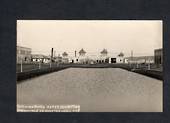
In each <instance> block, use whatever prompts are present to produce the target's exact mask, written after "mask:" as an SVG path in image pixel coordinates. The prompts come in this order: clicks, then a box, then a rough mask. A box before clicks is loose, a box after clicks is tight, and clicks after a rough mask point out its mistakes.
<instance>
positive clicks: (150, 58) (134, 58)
mask: <svg viewBox="0 0 170 123" xmlns="http://www.w3.org/2000/svg"><path fill="white" fill-rule="evenodd" d="M126 58H127V59H129V60H131V59H132V60H141V59H145V60H153V59H154V56H138V57H126Z"/></svg>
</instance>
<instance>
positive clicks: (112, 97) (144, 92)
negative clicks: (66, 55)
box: [17, 68, 163, 112]
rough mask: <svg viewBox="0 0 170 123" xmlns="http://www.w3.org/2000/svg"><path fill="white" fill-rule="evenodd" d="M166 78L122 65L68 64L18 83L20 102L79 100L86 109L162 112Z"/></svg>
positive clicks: (72, 101)
mask: <svg viewBox="0 0 170 123" xmlns="http://www.w3.org/2000/svg"><path fill="white" fill-rule="evenodd" d="M162 91H163V82H162V81H160V80H156V79H153V78H150V77H147V76H143V75H140V74H137V73H133V72H129V71H126V70H123V69H119V68H68V69H65V70H62V71H58V72H54V73H50V74H47V75H43V76H40V77H37V78H33V79H30V80H25V81H24V82H22V83H19V84H17V104H57V105H60V104H78V105H80V111H82V112H160V111H162V107H163V106H162V105H163V102H162V98H163V96H162V95H163V92H162Z"/></svg>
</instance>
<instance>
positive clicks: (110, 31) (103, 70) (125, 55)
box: [16, 20, 163, 112]
mask: <svg viewBox="0 0 170 123" xmlns="http://www.w3.org/2000/svg"><path fill="white" fill-rule="evenodd" d="M16 33H17V34H16V40H17V41H16V50H17V51H16V76H17V78H16V111H17V112H163V45H162V44H163V21H162V20H17V21H16Z"/></svg>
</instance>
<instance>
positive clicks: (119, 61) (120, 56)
mask: <svg viewBox="0 0 170 123" xmlns="http://www.w3.org/2000/svg"><path fill="white" fill-rule="evenodd" d="M116 62H117V63H124V54H123V53H122V52H120V53H119V54H118V56H117V58H116Z"/></svg>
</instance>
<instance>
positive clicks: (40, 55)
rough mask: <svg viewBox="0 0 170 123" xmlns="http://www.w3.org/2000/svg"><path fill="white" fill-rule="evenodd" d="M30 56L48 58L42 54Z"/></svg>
mask: <svg viewBox="0 0 170 123" xmlns="http://www.w3.org/2000/svg"><path fill="white" fill-rule="evenodd" d="M31 57H32V58H39V59H40V58H49V57H48V56H45V55H42V54H32V55H31Z"/></svg>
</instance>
